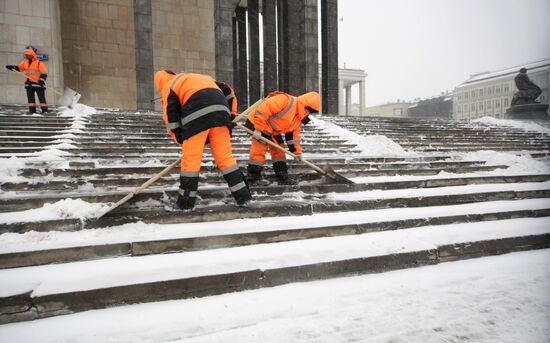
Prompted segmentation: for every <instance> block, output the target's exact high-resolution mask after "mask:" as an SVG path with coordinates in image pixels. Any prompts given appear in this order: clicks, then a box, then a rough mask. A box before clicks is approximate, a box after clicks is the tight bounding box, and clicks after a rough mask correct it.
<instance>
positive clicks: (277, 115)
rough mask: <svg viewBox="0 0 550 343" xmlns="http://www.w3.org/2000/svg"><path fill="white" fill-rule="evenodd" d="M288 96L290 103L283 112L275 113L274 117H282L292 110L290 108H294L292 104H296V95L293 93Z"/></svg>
mask: <svg viewBox="0 0 550 343" xmlns="http://www.w3.org/2000/svg"><path fill="white" fill-rule="evenodd" d="M288 97H289V98H290V101H289V102H288V105H287V106H286V107H285V108H284V109H283V110H282V111H281V112H279V113H277V114H274V115H273V117H274V118H281V117H282V116H284V115H285V114H287V113H288V111H290V109H291V108H292V105H294V97H293V96H292V95H289V96H288Z"/></svg>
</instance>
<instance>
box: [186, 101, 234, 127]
mask: <svg viewBox="0 0 550 343" xmlns="http://www.w3.org/2000/svg"><path fill="white" fill-rule="evenodd" d="M218 111H223V112H227V114H231V113H230V112H229V109H228V108H227V106H224V105H210V106H206V107H204V108H201V109H200V110H197V111H195V112H193V113H191V114H189V115H187V116H185V117H184V118H183V119H182V120H181V125H182V126H185V125H186V124H188V123H190V122H192V121H193V120H195V119H198V118H200V117H202V116H204V115H207V114H209V113H212V112H218Z"/></svg>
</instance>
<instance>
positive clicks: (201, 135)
mask: <svg viewBox="0 0 550 343" xmlns="http://www.w3.org/2000/svg"><path fill="white" fill-rule="evenodd" d="M155 86H156V88H157V90H158V91H159V92H160V93H161V103H162V110H163V119H164V123H165V124H166V131H167V132H168V134H169V135H170V136H171V137H172V138H173V139H174V140H175V141H176V142H178V144H181V147H182V156H181V172H180V188H179V196H178V200H177V202H176V205H177V207H179V208H180V209H186V210H189V209H192V208H193V207H194V206H195V200H196V197H197V188H198V183H199V171H200V167H201V160H202V154H203V150H204V145H205V143H206V140H207V139H208V140H209V142H210V149H211V151H212V155H213V156H214V161H215V162H216V165H217V166H218V169H219V170H220V171H221V173H222V174H223V177H224V178H225V181H226V182H227V184H228V185H229V188H230V189H231V193H232V194H233V197H234V198H235V201H236V202H237V204H238V205H244V204H246V203H247V202H248V201H250V200H251V199H252V196H251V195H250V190H249V188H248V185H247V183H246V181H245V180H244V176H243V174H242V173H241V171H240V170H239V166H238V165H237V161H236V160H235V158H234V157H233V155H232V152H231V137H230V135H229V129H230V127H231V126H232V123H231V116H230V111H229V108H228V103H227V100H226V98H225V96H224V94H223V93H222V91H221V90H220V88H219V87H218V86H217V85H216V82H215V80H214V79H213V78H211V77H210V76H207V75H201V74H191V73H181V74H177V75H176V74H175V73H173V72H171V71H168V70H161V71H158V72H156V73H155Z"/></svg>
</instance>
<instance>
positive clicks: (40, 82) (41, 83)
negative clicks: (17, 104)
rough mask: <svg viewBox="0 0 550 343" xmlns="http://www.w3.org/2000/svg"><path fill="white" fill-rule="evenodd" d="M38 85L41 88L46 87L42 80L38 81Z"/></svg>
mask: <svg viewBox="0 0 550 343" xmlns="http://www.w3.org/2000/svg"><path fill="white" fill-rule="evenodd" d="M38 84H39V85H40V86H42V87H44V86H46V83H45V82H44V80H38Z"/></svg>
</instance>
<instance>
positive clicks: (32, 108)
mask: <svg viewBox="0 0 550 343" xmlns="http://www.w3.org/2000/svg"><path fill="white" fill-rule="evenodd" d="M35 113H36V106H29V114H35Z"/></svg>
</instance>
